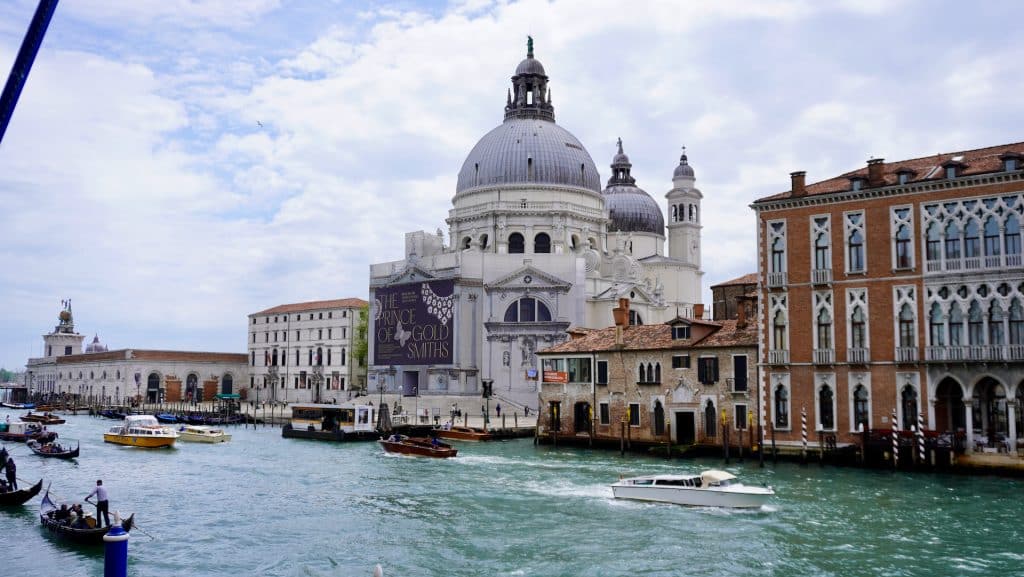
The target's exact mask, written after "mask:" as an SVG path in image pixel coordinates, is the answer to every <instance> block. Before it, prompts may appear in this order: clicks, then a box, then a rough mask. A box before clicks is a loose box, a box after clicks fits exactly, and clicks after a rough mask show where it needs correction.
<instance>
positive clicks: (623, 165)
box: [368, 39, 703, 408]
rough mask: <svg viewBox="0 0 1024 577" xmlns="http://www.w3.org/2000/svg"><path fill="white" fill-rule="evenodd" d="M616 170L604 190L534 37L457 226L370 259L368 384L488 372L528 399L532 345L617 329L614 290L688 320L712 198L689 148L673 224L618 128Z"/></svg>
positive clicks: (641, 310) (532, 382) (475, 153)
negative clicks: (566, 121)
mask: <svg viewBox="0 0 1024 577" xmlns="http://www.w3.org/2000/svg"><path fill="white" fill-rule="evenodd" d="M610 168H611V177H610V178H609V179H608V180H607V185H606V186H605V187H604V188H603V189H602V188H601V181H602V179H601V176H600V174H599V172H598V169H597V166H596V165H595V164H594V161H593V159H592V158H591V156H590V153H589V152H587V149H586V148H585V147H584V146H583V144H582V143H581V142H580V141H579V139H577V138H576V137H575V136H573V135H572V133H570V132H569V131H568V130H566V129H565V128H563V127H561V126H559V125H558V124H557V123H556V122H555V109H554V105H553V101H552V90H551V87H550V79H549V77H548V76H547V72H546V71H545V69H544V66H543V65H542V64H541V62H540V60H538V59H537V58H535V57H534V53H533V41H532V39H531V40H529V42H528V44H527V53H526V58H525V59H524V60H523V61H522V62H520V63H519V65H518V66H517V67H516V70H515V74H514V75H513V76H512V86H511V87H510V88H509V90H508V93H507V96H506V100H505V110H504V121H503V122H502V123H501V124H500V125H498V127H496V128H494V129H493V130H491V131H490V132H488V133H487V134H485V135H484V136H483V138H481V139H480V141H479V142H478V143H477V144H476V146H474V147H473V149H472V150H471V151H470V152H469V155H468V156H467V157H466V161H465V162H464V163H463V165H462V169H461V170H460V171H459V178H458V184H457V185H456V189H455V196H454V198H453V199H452V208H451V210H450V211H449V215H448V219H447V220H446V223H447V225H448V233H447V235H445V233H444V232H443V231H442V230H441V229H440V228H439V229H437V232H436V233H434V234H430V233H427V232H424V231H417V232H410V233H407V234H406V236H405V258H403V259H402V260H398V261H393V262H385V263H379V264H373V265H371V266H370V309H371V310H370V335H371V337H370V338H369V339H368V340H369V341H370V342H369V348H370V350H369V353H370V354H369V362H370V366H369V373H368V381H369V388H370V390H371V391H375V392H376V391H380V390H382V391H383V392H386V393H403V394H405V395H432V394H434V395H460V394H465V395H477V396H478V395H479V394H480V391H481V386H482V384H483V383H485V382H487V383H490V384H491V388H492V389H493V392H494V394H495V396H496V397H498V398H499V399H501V398H504V399H506V400H507V401H509V402H511V403H515V404H519V405H525V406H529V407H531V408H534V407H535V406H536V403H537V390H538V385H539V382H540V378H541V376H542V375H541V371H540V368H539V367H538V365H537V358H536V355H535V353H536V352H537V351H538V350H540V349H544V348H547V347H549V346H552V345H553V344H557V343H560V342H562V341H564V340H566V339H567V338H568V335H567V333H566V331H567V330H568V329H570V327H572V328H600V327H606V326H609V325H611V324H612V313H611V310H612V308H614V307H616V306H617V305H618V299H619V298H623V297H625V298H629V299H630V301H631V303H630V319H629V321H630V323H631V324H651V323H662V322H665V321H668V320H671V319H673V318H676V317H679V316H683V317H691V316H693V314H694V304H695V303H698V302H699V301H700V294H701V292H700V291H701V276H702V275H703V272H702V271H701V259H700V229H701V225H700V201H701V198H702V195H701V193H700V191H699V190H697V188H696V187H695V184H694V183H695V179H694V172H693V169H692V168H691V167H690V166H689V164H688V162H687V157H686V155H685V154H683V156H682V157H681V158H680V160H679V165H678V166H676V167H675V170H674V173H673V175H672V188H671V190H669V191H668V193H667V194H666V195H665V197H666V198H667V203H666V206H667V211H668V212H667V214H668V219H667V220H668V225H667V226H666V224H665V221H666V213H665V212H663V209H662V206H661V205H660V204H659V202H658V201H656V200H655V199H654V198H653V197H651V195H650V194H648V193H647V192H646V191H645V190H644V189H642V188H640V187H639V186H638V185H637V183H636V180H635V179H634V178H633V176H632V175H631V170H632V163H631V162H630V159H629V157H628V156H627V155H626V153H625V152H624V150H623V144H622V140H621V139H620V140H619V141H618V151H617V153H616V154H615V155H614V157H613V158H612V162H611V166H610ZM666 235H667V240H668V253H667V254H666V253H665V245H666V243H665V241H666ZM568 373H569V378H570V380H571V381H572V382H582V381H586V382H589V381H590V378H591V375H585V374H575V373H574V372H573V371H572V370H570V371H568Z"/></svg>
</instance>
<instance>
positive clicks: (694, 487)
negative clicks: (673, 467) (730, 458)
mask: <svg viewBox="0 0 1024 577" xmlns="http://www.w3.org/2000/svg"><path fill="white" fill-rule="evenodd" d="M612 494H613V495H614V496H615V498H616V499H635V500H639V501H659V502H663V503H675V504H677V505H694V506H697V507H737V508H757V507H760V506H762V505H764V504H765V503H767V502H768V499H769V498H771V497H772V495H774V494H775V491H773V490H772V488H771V487H755V486H750V485H744V484H742V483H740V482H738V481H736V477H735V476H734V475H732V474H730V473H726V472H725V471H717V470H708V471H704V472H702V473H701V474H700V475H651V476H647V477H632V478H629V479H622V480H620V481H619V482H618V483H614V484H613V485H612Z"/></svg>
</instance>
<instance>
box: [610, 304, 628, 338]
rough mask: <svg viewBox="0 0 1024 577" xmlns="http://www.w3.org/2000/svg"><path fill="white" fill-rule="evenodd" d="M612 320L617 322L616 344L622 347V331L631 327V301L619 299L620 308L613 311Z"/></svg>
mask: <svg viewBox="0 0 1024 577" xmlns="http://www.w3.org/2000/svg"><path fill="white" fill-rule="evenodd" d="M612 318H613V319H614V320H615V344H616V345H622V344H623V341H622V331H623V330H625V328H626V327H627V326H629V299H627V298H621V299H619V306H617V307H615V308H613V309H612Z"/></svg>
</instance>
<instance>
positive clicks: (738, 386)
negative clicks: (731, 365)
mask: <svg viewBox="0 0 1024 577" xmlns="http://www.w3.org/2000/svg"><path fill="white" fill-rule="evenodd" d="M725 385H726V386H727V387H729V392H731V393H746V392H747V381H746V380H742V381H739V382H737V380H736V379H735V378H733V377H730V378H727V379H725Z"/></svg>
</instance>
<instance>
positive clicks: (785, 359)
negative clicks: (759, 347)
mask: <svg viewBox="0 0 1024 577" xmlns="http://www.w3.org/2000/svg"><path fill="white" fill-rule="evenodd" d="M768 364H769V365H788V364H789V351H788V350H786V349H773V350H770V351H768Z"/></svg>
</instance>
